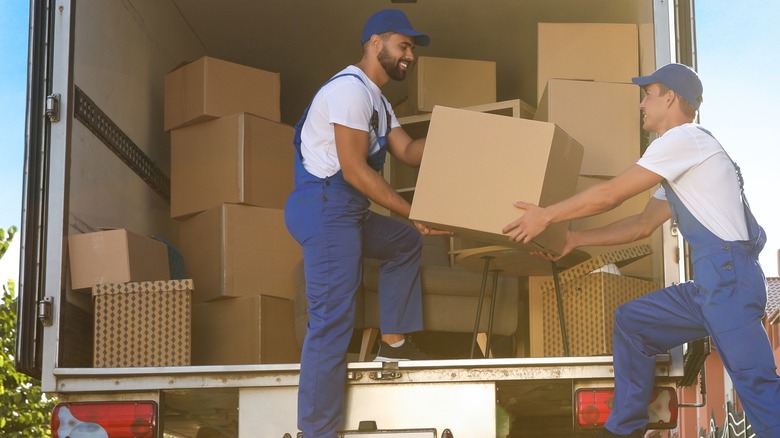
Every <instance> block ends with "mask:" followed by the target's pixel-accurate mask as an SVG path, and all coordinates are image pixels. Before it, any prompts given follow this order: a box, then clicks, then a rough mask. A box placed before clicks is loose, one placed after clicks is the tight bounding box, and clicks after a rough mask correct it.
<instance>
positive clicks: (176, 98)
mask: <svg viewBox="0 0 780 438" xmlns="http://www.w3.org/2000/svg"><path fill="white" fill-rule="evenodd" d="M279 96H280V78H279V73H274V72H268V71H264V70H260V69H257V68H253V67H249V66H246V65H241V64H236V63H233V62H228V61H224V60H221V59H216V58H211V57H208V56H204V57H202V58H200V59H197V60H195V61H193V62H190V63H188V64H186V65H184V66H182V67H179V68H177V69H176V70H174V71H172V72H170V73H168V74H167V75H166V76H165V120H164V123H163V124H164V127H165V130H166V131H170V130H171V129H175V128H179V127H182V126H186V125H189V124H192V123H198V122H202V121H205V120H209V119H214V118H217V117H222V116H227V115H230V114H235V113H240V112H247V113H252V114H254V115H256V116H259V117H263V118H266V119H269V120H273V121H275V122H278V121H280V120H281V109H280V106H279Z"/></svg>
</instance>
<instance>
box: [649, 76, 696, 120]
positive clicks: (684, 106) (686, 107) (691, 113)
mask: <svg viewBox="0 0 780 438" xmlns="http://www.w3.org/2000/svg"><path fill="white" fill-rule="evenodd" d="M658 88H659V89H660V94H666V93H668V92H670V91H674V90H672V89H671V88H669V87H667V86H666V85H664V84H662V83H660V82H659V83H658ZM674 94H675V96H677V98H678V99H679V100H680V110H682V112H683V114H685V115H686V116H687V117H690V118H691V119H695V118H696V107H694V106H693V105H692V104H691V103H690V102H688V101H687V100H685V98H684V97H682V96H680V94H679V93H674Z"/></svg>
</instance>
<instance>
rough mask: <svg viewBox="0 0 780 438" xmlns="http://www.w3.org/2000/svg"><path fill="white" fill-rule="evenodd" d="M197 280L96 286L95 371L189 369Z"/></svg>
mask: <svg viewBox="0 0 780 438" xmlns="http://www.w3.org/2000/svg"><path fill="white" fill-rule="evenodd" d="M192 289H193V283H192V280H189V279H187V280H170V281H150V282H140V283H119V284H102V285H96V286H94V287H93V288H92V299H93V301H94V313H95V332H94V335H95V353H94V364H95V367H119V368H125V367H168V366H188V365H190V327H191V320H190V312H191V310H192V309H191V296H190V295H191V293H192Z"/></svg>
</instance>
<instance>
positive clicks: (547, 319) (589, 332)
mask: <svg viewBox="0 0 780 438" xmlns="http://www.w3.org/2000/svg"><path fill="white" fill-rule="evenodd" d="M651 252H652V250H651V249H650V246H649V245H639V246H635V247H631V248H626V249H622V250H619V251H614V252H609V253H604V254H601V255H599V256H596V257H593V258H591V259H589V260H587V261H585V262H583V263H580V264H579V265H576V266H574V267H572V268H570V269H568V270H566V271H564V272H561V273H560V274H559V276H558V278H559V281H560V288H561V299H562V301H563V314H564V322H565V327H566V335H567V336H566V337H567V339H568V346H569V356H597V355H610V354H612V327H613V324H614V318H613V316H614V313H615V310H616V309H617V308H618V307H619V306H620V305H621V304H623V303H625V302H628V301H630V300H633V299H635V298H638V297H641V296H642V295H645V294H647V293H649V292H652V291H654V290H657V289H659V288H660V287H661V285H660V284H658V283H656V282H654V281H648V280H643V279H639V278H634V277H628V276H624V275H616V274H611V273H608V272H593V271H594V270H597V269H599V268H601V267H603V266H605V265H609V264H615V265H617V266H618V267H620V266H622V265H627V264H629V263H631V262H633V261H636V260H637V259H639V258H642V257H644V256H646V255H648V254H650V253H651ZM542 291H543V292H542V302H543V312H542V314H543V321H544V323H543V327H544V355H545V356H563V355H564V354H563V341H562V337H561V325H560V319H559V318H558V303H557V299H556V294H555V284H554V282H553V281H548V282H546V283H545V284H543V285H542Z"/></svg>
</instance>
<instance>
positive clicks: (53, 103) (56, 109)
mask: <svg viewBox="0 0 780 438" xmlns="http://www.w3.org/2000/svg"><path fill="white" fill-rule="evenodd" d="M45 108H46V117H48V118H49V121H50V122H52V123H54V122H59V121H60V95H59V94H58V93H54V94H50V95H48V96H46V107H45Z"/></svg>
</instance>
